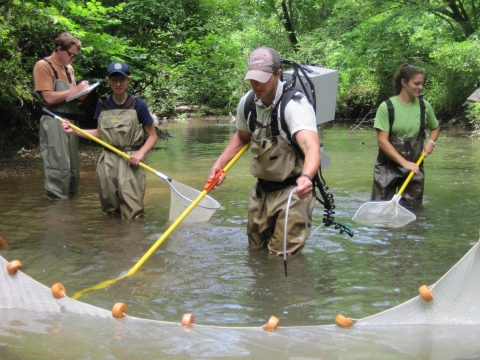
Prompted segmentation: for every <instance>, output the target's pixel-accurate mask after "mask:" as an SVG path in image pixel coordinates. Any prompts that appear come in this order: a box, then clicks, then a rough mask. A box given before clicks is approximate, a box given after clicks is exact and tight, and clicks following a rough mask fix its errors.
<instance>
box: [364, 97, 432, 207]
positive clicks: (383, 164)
mask: <svg viewBox="0 0 480 360" xmlns="http://www.w3.org/2000/svg"><path fill="white" fill-rule="evenodd" d="M418 100H419V102H420V131H419V133H418V135H417V136H414V137H411V138H402V137H399V136H393V135H392V127H393V121H394V119H395V113H394V108H393V104H392V101H391V100H390V99H388V100H386V101H385V102H386V103H387V109H388V122H389V133H388V140H389V142H390V143H391V144H392V145H393V147H394V148H395V150H396V151H397V152H398V153H399V154H400V155H402V156H403V158H405V159H406V160H408V161H410V162H413V163H415V162H416V161H417V160H418V158H419V157H420V154H421V153H422V150H423V145H424V140H425V102H424V101H423V99H422V98H418ZM409 173H410V170H407V169H405V168H403V167H401V166H400V165H399V164H397V163H396V162H395V161H393V160H391V159H390V158H389V157H388V156H387V155H386V154H385V153H384V152H383V151H382V150H381V149H378V156H377V161H376V163H375V168H374V175H373V176H374V180H373V189H372V201H385V200H390V199H392V198H393V196H394V195H395V193H396V191H397V188H400V187H401V186H402V184H403V183H404V181H405V179H406V178H407V176H408V174H409ZM424 182H425V173H424V169H423V163H422V164H421V165H420V173H419V174H416V175H414V176H413V178H412V179H411V180H410V183H409V184H408V186H407V188H406V189H405V191H404V192H403V195H402V199H401V202H403V203H404V204H410V205H413V204H421V203H422V199H423V189H424Z"/></svg>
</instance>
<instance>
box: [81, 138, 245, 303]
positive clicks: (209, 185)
mask: <svg viewBox="0 0 480 360" xmlns="http://www.w3.org/2000/svg"><path fill="white" fill-rule="evenodd" d="M249 146H250V144H246V145H245V146H244V147H243V148H242V149H241V150H240V151H239V152H238V153H237V155H235V156H234V157H233V159H232V160H230V161H229V163H228V164H227V165H226V166H225V167H224V168H223V169H222V170H221V171H219V172H218V173H217V174H216V175H215V178H213V179H209V181H208V182H207V184H206V185H205V186H204V188H203V191H202V192H201V193H200V195H198V196H197V198H196V199H195V200H194V201H193V202H192V203H191V204H190V206H189V207H187V208H186V209H185V210H184V211H183V213H182V214H181V215H180V216H179V218H178V219H177V220H175V222H174V223H173V224H172V225H170V227H169V228H168V229H167V230H166V231H165V232H164V233H163V235H162V236H161V237H160V238H159V239H158V240H157V241H156V242H155V244H153V245H152V246H151V247H150V249H149V250H148V251H147V252H146V253H145V255H143V256H142V258H141V259H140V260H138V261H137V263H136V264H135V265H134V266H133V267H132V268H131V269H130V270H129V271H128V272H127V273H126V274H124V275H122V276H120V277H118V278H116V279H111V280H107V281H105V282H103V283H100V284H98V285H95V286H93V287H90V288H88V289H85V290H82V291H80V292H77V293H76V294H75V295H73V299H78V298H79V297H80V296H82V295H83V294H85V293H86V292H89V291H91V290H99V289H103V288H105V287H107V286H108V285H111V284H113V283H115V282H117V281H118V280H120V279H123V278H124V277H127V276H130V275H133V274H135V272H136V271H137V270H138V269H139V268H140V267H141V266H142V265H143V264H144V263H145V261H147V259H148V258H149V257H150V256H151V255H152V254H153V253H154V252H155V250H157V248H158V247H159V246H160V245H161V244H162V243H163V242H164V241H165V239H166V238H167V237H168V236H169V235H170V234H171V233H172V232H173V230H175V228H176V227H177V226H178V225H179V224H180V223H181V222H182V221H183V219H185V217H186V216H187V215H188V214H189V213H190V212H191V211H192V210H193V208H194V207H195V206H196V205H197V204H198V203H199V202H200V201H201V200H202V199H203V198H204V197H205V195H207V194H208V193H209V192H210V190H212V189H213V188H214V187H215V185H216V184H217V183H218V180H219V179H220V176H221V175H222V174H224V173H226V172H227V171H228V170H230V168H231V167H232V166H233V164H235V162H236V161H237V160H238V159H239V158H240V156H242V155H243V153H244V152H245V151H247V149H248V147H249Z"/></svg>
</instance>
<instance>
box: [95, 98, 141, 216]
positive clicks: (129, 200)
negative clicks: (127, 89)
mask: <svg viewBox="0 0 480 360" xmlns="http://www.w3.org/2000/svg"><path fill="white" fill-rule="evenodd" d="M135 99H136V97H135V96H130V97H129V98H128V100H127V101H126V102H125V104H124V106H123V108H122V109H119V110H111V109H109V108H108V106H107V103H108V99H107V100H105V101H104V102H103V110H102V111H101V112H100V116H99V118H98V130H99V132H100V138H101V139H102V140H103V141H104V142H106V143H107V144H109V145H112V146H114V147H116V148H118V149H119V150H120V151H125V152H127V154H128V155H133V154H135V153H136V151H138V150H139V149H140V147H141V144H142V142H143V137H144V135H143V126H142V125H141V124H140V123H139V121H138V116H137V111H136V110H135ZM96 179H97V191H98V196H99V198H100V203H101V205H102V211H103V212H105V213H109V214H112V215H118V216H119V215H121V216H122V217H123V218H126V219H134V218H137V217H140V216H142V215H143V198H144V196H145V187H146V179H145V170H144V169H143V168H141V167H140V166H128V162H127V161H126V160H125V159H123V158H122V157H120V156H118V155H117V154H115V153H113V152H111V151H109V150H108V149H104V150H103V152H102V154H101V155H100V157H99V159H98V163H97V170H96Z"/></svg>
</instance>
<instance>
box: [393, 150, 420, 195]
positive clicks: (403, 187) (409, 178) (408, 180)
mask: <svg viewBox="0 0 480 360" xmlns="http://www.w3.org/2000/svg"><path fill="white" fill-rule="evenodd" d="M426 155H427V154H425V151H422V154H421V155H420V157H419V158H418V160H417V163H416V164H415V165H417V166H420V164H421V163H422V161H423V159H424V158H425V156H426ZM414 174H415V173H414V172H413V171H410V174H408V177H407V179H406V180H405V182H404V183H403V185H402V187H401V188H400V190H398V193H397V195H402V194H403V192H404V191H405V188H406V187H407V185H408V183H409V182H410V180H412V177H413V175H414Z"/></svg>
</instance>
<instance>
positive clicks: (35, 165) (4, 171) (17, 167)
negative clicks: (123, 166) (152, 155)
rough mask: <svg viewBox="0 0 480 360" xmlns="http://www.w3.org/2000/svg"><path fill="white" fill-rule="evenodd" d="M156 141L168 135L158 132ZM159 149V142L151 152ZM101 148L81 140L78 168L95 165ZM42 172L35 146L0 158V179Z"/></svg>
mask: <svg viewBox="0 0 480 360" xmlns="http://www.w3.org/2000/svg"><path fill="white" fill-rule="evenodd" d="M157 135H158V141H160V140H167V139H168V138H170V137H171V136H170V134H169V133H168V132H167V131H164V130H158V129H157ZM159 148H160V145H159V142H157V145H155V147H154V148H153V150H152V151H156V150H157V149H159ZM102 150H103V146H101V145H100V144H97V143H95V142H93V141H91V140H86V139H81V140H80V144H79V145H78V159H79V161H80V166H85V165H95V164H96V163H97V159H98V157H99V156H100V153H101V152H102ZM40 172H42V159H41V158H40V148H39V146H35V147H34V148H32V149H28V150H27V149H21V150H20V151H18V152H17V153H16V154H15V155H14V156H12V157H8V158H0V178H6V177H13V176H25V175H29V174H36V173H40Z"/></svg>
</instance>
